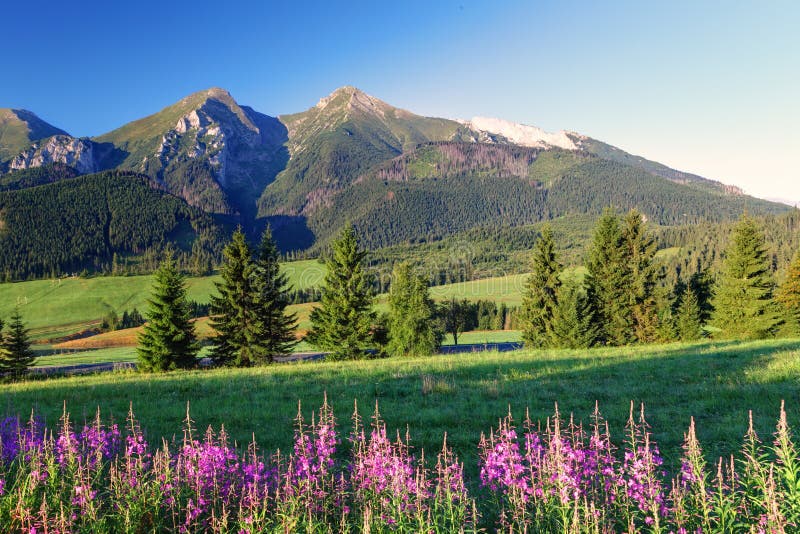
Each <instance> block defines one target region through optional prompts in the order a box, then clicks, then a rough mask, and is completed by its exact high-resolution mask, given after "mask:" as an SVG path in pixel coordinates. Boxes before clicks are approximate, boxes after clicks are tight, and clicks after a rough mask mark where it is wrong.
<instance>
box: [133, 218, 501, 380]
mask: <svg viewBox="0 0 800 534" xmlns="http://www.w3.org/2000/svg"><path fill="white" fill-rule="evenodd" d="M365 256H366V252H365V251H364V250H362V249H361V248H360V247H359V245H358V241H357V237H356V233H355V230H354V229H353V227H352V226H347V227H346V228H345V229H344V230H343V231H342V233H341V234H340V236H339V238H338V239H337V240H335V241H334V243H333V246H332V249H331V252H330V254H329V255H328V256H327V258H326V266H327V269H326V276H325V280H324V284H323V286H322V287H321V288H320V289H319V294H320V300H319V306H317V307H315V308H314V309H313V310H312V312H311V315H310V319H311V329H310V330H309V331H308V332H307V333H306V335H305V340H306V341H307V342H308V343H310V344H311V345H312V346H314V347H316V348H317V349H318V350H321V351H325V352H326V353H327V355H326V358H327V359H332V360H341V359H359V358H366V357H373V356H376V355H388V354H393V355H397V354H432V353H433V352H435V351H437V350H438V348H439V346H440V345H441V342H442V338H443V337H444V331H445V329H447V330H448V331H450V332H451V333H453V334H454V337H455V338H456V340H457V336H458V334H459V333H460V332H462V331H464V329H465V328H467V327H468V326H469V325H470V324H471V322H470V321H471V318H472V317H473V316H474V317H475V321H476V322H477V324H487V325H488V321H492V324H494V323H495V322H498V321H499V322H503V323H504V322H505V320H506V317H507V315H506V314H507V313H508V310H507V308H505V307H499V308H498V307H497V306H496V305H494V304H493V303H492V306H489V305H486V304H481V303H478V304H477V305H473V304H469V303H466V302H465V301H458V300H455V299H453V300H452V301H451V302H448V303H446V304H445V305H444V306H442V307H439V306H437V305H436V304H435V303H434V302H433V299H432V298H431V297H430V294H429V291H428V280H427V278H426V277H425V276H423V275H421V274H419V273H417V272H415V270H414V269H413V268H412V266H411V264H410V263H408V262H402V263H398V264H397V265H396V266H395V269H394V271H393V277H392V284H391V286H390V290H389V296H388V302H389V312H388V314H386V315H383V316H378V314H377V313H376V312H375V311H374V309H373V304H374V296H375V291H374V281H373V279H372V274H371V273H370V272H369V271H368V270H367V269H366V266H365V261H364V260H365ZM223 257H224V259H223V263H222V267H221V269H220V277H221V280H220V281H219V282H216V283H215V284H216V291H217V294H215V295H212V298H211V305H210V310H209V313H210V315H211V326H212V327H213V329H214V331H215V332H216V335H215V336H214V337H213V338H211V350H210V353H209V357H210V359H211V361H212V362H213V363H214V364H216V365H225V366H236V367H247V366H252V365H260V364H267V363H272V362H273V361H275V359H276V358H279V357H282V356H286V355H288V354H290V353H291V352H292V349H293V348H294V346H295V345H296V344H297V342H298V332H297V317H296V316H295V315H294V314H292V313H289V312H288V311H287V306H288V305H289V304H290V303H291V302H292V297H293V295H294V292H293V290H292V288H291V287H290V286H289V284H288V281H287V278H286V275H285V274H283V273H281V272H280V267H279V260H280V254H279V252H278V249H277V246H276V244H275V242H274V240H273V239H272V234H271V232H270V230H269V229H267V230H266V231H265V232H264V234H263V236H262V239H261V242H260V244H259V246H258V247H257V248H256V249H255V250H253V249H251V247H250V246H249V245H248V243H247V241H246V239H245V236H244V233H243V232H242V231H241V229H239V230H237V231H236V232H235V233H234V234H233V238H232V240H231V242H230V243H228V245H227V246H226V247H225V249H224V251H223ZM199 349H200V346H199V343H198V340H197V336H196V333H195V330H194V324H193V323H192V321H191V313H190V305H189V301H188V300H187V298H186V283H185V278H184V276H183V275H182V274H181V273H180V271H179V270H178V269H177V267H176V265H175V262H174V260H172V259H171V258H170V259H167V260H166V261H165V262H164V263H163V264H162V266H161V267H160V268H159V270H158V271H157V272H156V275H155V277H154V283H153V291H152V297H151V298H150V300H149V310H148V312H147V323H146V324H145V326H144V329H143V331H142V333H141V334H140V336H139V339H138V348H137V351H138V367H139V369H140V370H142V371H156V372H159V371H168V370H172V369H178V368H191V367H195V366H196V365H197V354H198V352H199Z"/></svg>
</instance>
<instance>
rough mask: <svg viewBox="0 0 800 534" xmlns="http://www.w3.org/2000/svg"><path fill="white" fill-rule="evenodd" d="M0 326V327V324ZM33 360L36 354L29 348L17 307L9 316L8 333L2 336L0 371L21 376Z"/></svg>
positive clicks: (29, 342)
mask: <svg viewBox="0 0 800 534" xmlns="http://www.w3.org/2000/svg"><path fill="white" fill-rule="evenodd" d="M0 324H2V323H1V322H0ZM0 328H2V327H1V326H0ZM35 361H36V355H35V354H34V352H33V350H32V349H31V341H30V337H29V336H28V330H27V329H26V328H25V323H23V322H22V315H20V313H19V308H17V309H15V310H14V314H13V315H12V316H11V322H10V323H9V329H8V333H7V334H5V336H3V338H2V350H1V351H0V371H2V372H4V373H8V374H10V375H12V376H21V375H24V374H25V373H27V372H28V369H30V368H31V367H32V366H33V364H34V362H35Z"/></svg>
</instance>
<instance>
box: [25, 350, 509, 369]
mask: <svg viewBox="0 0 800 534" xmlns="http://www.w3.org/2000/svg"><path fill="white" fill-rule="evenodd" d="M521 348H522V343H517V342H502V343H472V344H466V345H446V346H444V347H442V348H441V350H440V351H439V354H462V353H467V352H486V351H496V352H508V351H512V350H518V349H521ZM325 354H326V353H324V352H298V353H295V354H292V355H291V356H287V357H285V358H277V361H278V362H281V363H287V362H297V361H318V360H322V359H323V358H324V357H325ZM200 365H201V366H203V367H207V366H210V365H211V360H209V359H208V358H204V359H203V360H201V361H200ZM135 368H136V364H135V363H133V362H97V363H82V364H76V365H54V366H49V367H35V368H33V369H31V373H33V374H40V375H76V374H88V373H103V372H108V371H123V370H128V369H135Z"/></svg>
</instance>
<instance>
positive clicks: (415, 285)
mask: <svg viewBox="0 0 800 534" xmlns="http://www.w3.org/2000/svg"><path fill="white" fill-rule="evenodd" d="M435 319H436V305H435V304H434V302H433V299H431V296H430V293H429V292H428V281H427V280H426V278H425V277H424V276H421V275H419V274H416V273H415V272H414V270H413V268H412V267H411V264H410V263H408V262H401V263H399V264H398V265H396V266H395V268H394V270H393V272H392V284H391V286H390V287H389V343H388V345H387V348H386V350H387V352H388V353H389V354H391V355H396V356H402V355H414V356H428V355H430V354H433V353H434V352H436V351H437V350H439V347H440V346H441V344H442V329H441V328H440V327H439V323H438V322H437V321H436V320H435Z"/></svg>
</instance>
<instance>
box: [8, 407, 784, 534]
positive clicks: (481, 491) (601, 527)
mask: <svg viewBox="0 0 800 534" xmlns="http://www.w3.org/2000/svg"><path fill="white" fill-rule="evenodd" d="M0 447H1V448H0V458H2V463H1V464H0V524H2V525H3V531H4V532H25V533H29V534H34V533H36V534H38V533H44V532H48V533H68V532H233V533H238V534H245V533H256V532H430V533H439V532H495V531H497V532H565V533H567V532H575V533H583V532H586V533H599V532H650V533H660V532H663V533H667V532H670V533H700V532H702V533H710V532H731V533H734V532H747V533H750V532H752V533H789V532H798V531H799V530H800V458H798V453H797V448H796V445H795V444H794V441H793V437H792V432H791V430H790V428H789V426H788V424H787V422H786V412H785V410H784V407H783V406H781V410H780V416H779V418H778V422H777V428H776V430H775V433H774V435H773V436H772V437H771V438H770V439H769V440H765V441H762V440H761V439H760V438H759V436H758V435H756V432H755V431H754V430H753V427H752V422H751V425H750V429H749V430H748V432H747V434H746V435H745V436H744V439H743V444H742V447H741V451H740V453H739V455H738V456H736V457H730V458H722V459H719V460H718V461H716V462H713V463H707V461H706V459H705V457H704V455H703V452H702V449H701V445H700V443H699V442H698V440H697V438H696V435H695V425H694V421H692V422H691V423H690V425H689V428H688V430H687V432H686V434H685V440H684V445H683V453H682V462H681V467H680V469H679V470H678V471H677V472H675V473H669V472H667V471H666V470H665V469H664V466H663V460H662V456H661V452H660V451H659V448H658V445H657V444H656V443H654V442H653V441H652V440H651V438H650V432H649V430H648V424H647V422H646V420H645V415H644V409H643V408H642V409H641V410H640V411H638V412H637V413H634V410H633V408H632V409H631V415H630V418H629V420H628V424H627V426H626V435H625V436H624V438H623V439H622V442H621V443H619V445H615V443H614V441H612V438H611V436H610V435H609V431H608V425H607V424H606V422H605V421H604V420H603V418H602V417H601V415H600V413H599V411H598V410H595V414H594V416H593V417H592V420H591V421H590V422H589V423H588V424H586V425H584V424H582V423H578V422H575V421H574V420H572V419H566V420H565V419H564V418H562V417H561V415H560V414H559V413H558V409H557V408H556V412H555V414H554V415H553V416H552V417H550V418H548V419H547V420H546V421H543V422H534V421H532V420H531V419H530V418H529V417H527V416H526V417H525V419H524V420H523V421H522V422H521V424H519V425H517V424H516V423H515V421H514V420H513V419H512V417H511V414H510V413H509V414H508V415H507V416H505V417H504V418H502V419H500V420H499V422H498V426H497V427H496V428H493V429H490V430H489V431H488V433H487V434H485V435H484V436H483V437H482V438H481V440H480V443H478V444H477V447H478V450H479V454H478V457H479V466H478V471H476V472H478V473H479V477H478V479H475V480H470V479H467V478H465V469H464V466H463V464H462V463H460V461H459V459H458V458H457V457H456V456H455V455H454V454H453V453H452V452H451V450H450V449H449V448H448V446H447V437H446V435H445V436H443V442H442V447H441V450H440V451H439V452H438V454H437V455H435V457H426V455H425V453H424V452H423V451H418V452H417V451H415V450H413V449H412V447H411V446H410V436H409V434H408V431H407V432H406V433H405V434H404V435H401V434H400V433H399V432H398V433H397V434H395V435H394V436H392V435H390V434H389V433H388V431H387V426H386V424H385V422H384V421H383V420H382V419H381V416H380V413H379V411H378V407H377V405H376V408H375V412H374V414H373V415H372V416H371V417H370V418H369V419H368V420H364V419H362V416H361V415H360V414H359V411H358V410H357V409H356V410H354V413H353V415H352V432H351V433H350V434H349V435H346V436H343V435H340V434H339V433H338V432H337V421H336V418H335V416H334V413H333V411H332V409H331V407H330V405H329V404H328V402H327V399H326V400H325V401H324V402H323V404H322V406H321V407H320V408H319V409H318V410H317V411H316V412H314V413H313V414H312V416H311V420H310V421H307V420H304V418H303V416H302V414H301V412H300V410H298V416H297V419H296V424H295V429H294V445H293V448H292V450H290V451H286V452H282V451H275V452H274V453H271V454H265V453H262V452H261V451H259V449H258V447H257V445H256V444H255V443H251V444H250V445H249V446H248V447H246V448H242V449H240V448H238V447H236V446H234V444H232V443H230V442H229V439H228V436H227V435H226V432H225V429H224V428H220V429H219V430H218V431H216V432H215V431H214V430H213V429H211V428H209V429H207V430H206V431H205V432H202V433H199V432H198V431H197V430H196V429H195V428H193V423H192V420H191V418H190V417H189V415H188V413H187V417H186V420H185V424H184V429H183V438H182V439H180V440H175V442H172V443H169V442H167V441H162V443H160V444H150V443H148V442H147V441H146V439H145V434H144V432H143V431H142V429H141V427H140V425H139V423H138V422H137V420H136V418H135V417H134V415H133V412H132V411H131V412H130V413H129V415H128V418H127V421H126V422H125V423H124V424H123V425H122V426H120V425H118V424H116V423H104V422H103V420H102V419H101V417H100V413H99V411H98V413H97V416H96V417H95V419H94V421H93V422H91V423H89V424H86V425H84V426H83V427H82V428H79V427H76V426H75V425H74V424H73V423H72V421H71V420H70V416H69V414H68V413H67V411H66V410H64V414H63V416H62V418H61V421H60V424H59V426H58V428H53V429H50V428H46V427H44V425H42V424H41V423H40V422H39V420H38V419H37V417H36V416H35V415H33V416H31V417H30V418H29V419H28V420H27V421H25V420H21V419H19V418H17V417H9V418H6V419H5V420H3V421H2V423H0Z"/></svg>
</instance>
